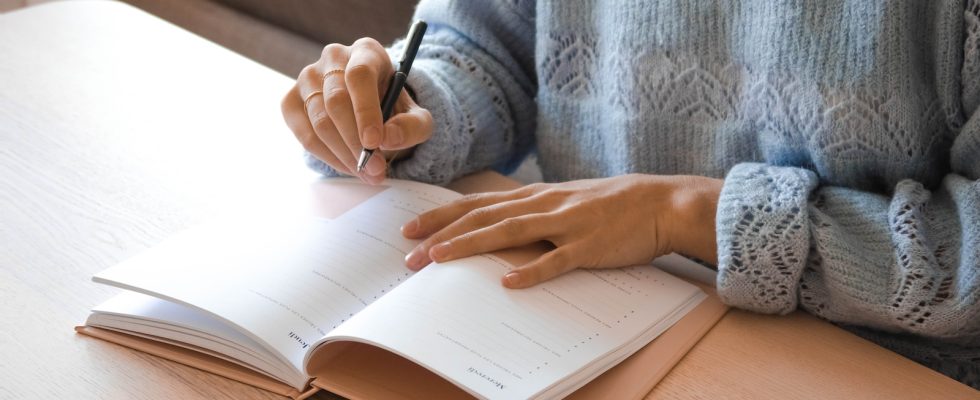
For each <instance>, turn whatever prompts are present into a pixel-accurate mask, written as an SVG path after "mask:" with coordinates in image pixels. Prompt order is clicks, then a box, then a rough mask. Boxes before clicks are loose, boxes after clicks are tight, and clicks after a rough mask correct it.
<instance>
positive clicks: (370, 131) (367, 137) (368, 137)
mask: <svg viewBox="0 0 980 400" xmlns="http://www.w3.org/2000/svg"><path fill="white" fill-rule="evenodd" d="M380 141H381V130H379V129H378V127H376V126H371V127H368V128H367V129H365V130H364V147H367V148H369V149H376V148H378V145H379V143H378V142H380Z"/></svg>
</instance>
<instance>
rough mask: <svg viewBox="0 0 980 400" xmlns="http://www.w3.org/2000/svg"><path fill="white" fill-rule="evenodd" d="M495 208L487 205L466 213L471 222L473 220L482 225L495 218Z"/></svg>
mask: <svg viewBox="0 0 980 400" xmlns="http://www.w3.org/2000/svg"><path fill="white" fill-rule="evenodd" d="M493 214H494V213H493V210H492V209H490V208H486V207H480V208H477V209H474V210H471V211H470V212H468V213H466V219H467V220H468V221H469V222H473V223H476V224H480V225H485V224H486V223H488V222H490V220H492V219H493Z"/></svg>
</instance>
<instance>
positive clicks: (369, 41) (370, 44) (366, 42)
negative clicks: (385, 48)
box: [353, 37, 382, 50]
mask: <svg viewBox="0 0 980 400" xmlns="http://www.w3.org/2000/svg"><path fill="white" fill-rule="evenodd" d="M353 46H354V47H357V48H363V49H372V50H376V49H379V48H382V46H381V43H380V42H378V41H377V40H375V39H374V38H372V37H362V38H360V39H357V40H355V41H354V45H353Z"/></svg>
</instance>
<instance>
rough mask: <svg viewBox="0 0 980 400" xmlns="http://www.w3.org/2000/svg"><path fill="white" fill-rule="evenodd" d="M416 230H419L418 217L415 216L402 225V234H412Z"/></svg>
mask: <svg viewBox="0 0 980 400" xmlns="http://www.w3.org/2000/svg"><path fill="white" fill-rule="evenodd" d="M418 230H419V219H418V218H415V219H413V220H411V221H408V223H407V224H405V225H402V234H403V235H414V234H415V233H416V232H417V231H418Z"/></svg>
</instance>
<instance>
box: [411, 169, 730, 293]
mask: <svg viewBox="0 0 980 400" xmlns="http://www.w3.org/2000/svg"><path fill="white" fill-rule="evenodd" d="M721 186H722V181H721V180H719V179H712V178H704V177H698V176H659V175H640V174H633V175H624V176H617V177H613V178H603V179H589V180H580V181H571V182H564V183H556V184H533V185H528V186H524V187H522V188H520V189H516V190H513V191H509V192H494V193H480V194H474V195H468V196H464V197H462V198H460V199H459V200H456V201H454V202H452V203H450V204H447V205H444V206H442V207H438V208H435V209H433V210H430V211H428V212H426V213H423V214H421V215H419V217H418V218H416V219H414V220H412V221H410V222H409V223H407V224H405V226H403V227H402V233H403V234H404V235H405V237H408V238H413V239H421V238H424V237H427V238H426V239H425V240H424V241H422V243H420V244H419V245H418V247H416V248H415V249H414V250H413V251H412V252H410V253H409V254H408V256H407V257H406V258H405V263H406V265H407V266H408V267H409V268H410V269H412V270H419V269H421V268H423V267H425V266H426V265H428V264H429V263H430V262H432V260H435V261H437V262H445V261H449V260H454V259H457V258H463V257H467V256H471V255H475V254H480V253H486V252H491V251H494V250H499V249H504V248H510V247H517V246H522V245H526V244H529V243H534V242H538V241H547V242H550V243H551V244H553V245H554V249H552V250H551V251H549V252H547V253H545V254H544V255H542V256H541V257H539V258H538V259H536V260H534V261H531V262H530V263H528V264H527V265H523V266H520V267H517V268H515V269H514V270H512V271H511V272H509V273H508V274H507V275H506V276H504V278H503V279H502V282H503V284H504V286H506V287H509V288H523V287H528V286H533V285H535V284H537V283H539V282H543V281H546V280H548V279H551V278H554V277H556V276H558V275H560V274H562V273H565V272H567V271H570V270H572V269H575V268H616V267H623V266H629V265H636V264H643V263H648V262H650V261H651V260H653V259H654V258H657V257H659V256H661V255H664V254H667V253H670V252H677V253H680V254H684V255H688V256H693V257H697V258H700V259H702V260H705V261H708V262H712V263H716V259H717V252H716V249H715V211H716V209H717V204H718V196H719V194H720V193H721Z"/></svg>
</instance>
